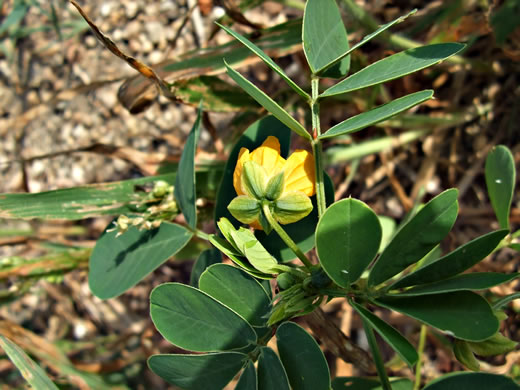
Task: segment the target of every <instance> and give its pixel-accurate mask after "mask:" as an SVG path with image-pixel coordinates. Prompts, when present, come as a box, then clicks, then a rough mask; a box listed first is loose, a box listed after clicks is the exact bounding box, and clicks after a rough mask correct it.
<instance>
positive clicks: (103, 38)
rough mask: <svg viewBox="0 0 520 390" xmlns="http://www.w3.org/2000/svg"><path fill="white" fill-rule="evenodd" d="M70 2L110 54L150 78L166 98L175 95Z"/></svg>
mask: <svg viewBox="0 0 520 390" xmlns="http://www.w3.org/2000/svg"><path fill="white" fill-rule="evenodd" d="M70 2H71V4H72V5H73V6H74V7H76V9H77V10H78V12H79V13H80V14H81V16H82V17H83V19H85V21H86V22H87V23H88V25H89V26H90V28H91V29H92V31H93V32H94V35H95V36H96V38H97V39H98V40H99V41H100V42H101V43H102V44H103V45H104V46H105V47H106V48H107V49H108V50H110V51H111V52H112V54H114V55H116V56H118V57H119V58H121V59H122V60H123V61H125V62H126V63H127V64H128V65H130V66H131V67H132V68H134V69H135V70H137V71H138V72H139V73H140V74H142V75H143V76H144V77H146V78H147V79H150V80H152V81H153V82H154V83H155V85H156V86H157V87H158V88H159V90H160V91H161V92H162V93H163V94H164V96H166V97H168V98H172V99H175V95H174V94H173V93H172V92H171V91H170V87H169V86H168V84H167V83H166V82H165V81H164V80H163V79H162V78H160V77H159V76H158V75H157V74H156V73H155V71H154V70H153V69H152V68H150V67H149V66H148V65H145V64H143V63H142V62H141V61H139V60H137V59H135V58H134V57H131V56H129V55H127V54H125V53H123V52H122V51H121V50H120V49H119V48H118V47H117V45H116V44H115V43H114V42H113V41H112V40H111V39H110V38H109V37H107V36H106V35H105V34H103V33H102V32H101V30H100V29H99V28H98V27H97V26H96V25H95V24H94V22H93V21H92V20H91V19H90V18H89V17H88V15H87V14H86V13H85V12H84V11H83V10H82V9H81V7H80V6H79V4H78V3H77V2H76V1H75V0H70Z"/></svg>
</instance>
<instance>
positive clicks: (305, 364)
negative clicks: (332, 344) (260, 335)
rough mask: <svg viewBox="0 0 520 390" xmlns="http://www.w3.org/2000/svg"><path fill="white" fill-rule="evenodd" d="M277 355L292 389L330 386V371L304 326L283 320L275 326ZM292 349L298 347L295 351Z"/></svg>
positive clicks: (305, 389)
mask: <svg viewBox="0 0 520 390" xmlns="http://www.w3.org/2000/svg"><path fill="white" fill-rule="evenodd" d="M276 345H277V347H278V353H279V354H280V359H281V360H282V362H283V366H284V368H285V370H286V372H287V376H288V378H289V382H290V384H291V387H292V388H293V389H299V390H313V389H329V388H330V373H329V367H328V365H327V361H326V360H325V356H323V352H322V351H321V349H320V347H319V346H318V344H317V343H316V341H314V339H313V338H312V336H311V335H309V334H308V333H307V332H306V331H305V330H304V329H303V328H301V327H300V326H298V325H296V324H295V323H293V322H285V323H283V324H282V325H280V327H279V328H278V329H277V330H276ZM294 351H301V352H300V353H298V354H295V353H294Z"/></svg>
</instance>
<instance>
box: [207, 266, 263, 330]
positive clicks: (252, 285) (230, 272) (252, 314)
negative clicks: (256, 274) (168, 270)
mask: <svg viewBox="0 0 520 390" xmlns="http://www.w3.org/2000/svg"><path fill="white" fill-rule="evenodd" d="M199 288H200V290H201V291H204V292H205V293H207V294H209V295H211V296H212V297H213V298H215V299H216V300H218V301H219V302H221V303H223V304H224V305H226V306H227V307H229V308H230V309H232V310H234V311H235V312H236V313H238V314H240V315H241V316H242V317H243V318H244V319H245V320H246V321H247V322H248V323H250V324H251V325H253V326H264V325H265V316H266V315H267V314H268V313H269V311H270V309H271V299H270V297H269V296H268V295H267V293H266V291H265V290H264V288H263V287H262V285H261V284H260V283H259V282H258V281H256V280H255V278H253V277H252V276H250V275H248V274H247V273H245V272H244V271H242V270H240V269H238V268H236V267H232V266H230V265H226V264H215V265H212V266H211V267H209V268H208V269H207V270H206V271H204V273H203V274H202V275H201V277H200V281H199ZM238 292H239V293H238Z"/></svg>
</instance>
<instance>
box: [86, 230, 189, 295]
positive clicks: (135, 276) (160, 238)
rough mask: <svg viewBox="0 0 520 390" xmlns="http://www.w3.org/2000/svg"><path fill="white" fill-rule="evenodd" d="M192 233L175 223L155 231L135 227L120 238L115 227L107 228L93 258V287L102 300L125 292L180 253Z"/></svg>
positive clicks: (91, 272) (91, 276)
mask: <svg viewBox="0 0 520 390" xmlns="http://www.w3.org/2000/svg"><path fill="white" fill-rule="evenodd" d="M111 225H112V224H110V225H109V227H111ZM192 236H193V234H192V233H191V232H190V231H189V230H187V229H186V228H184V227H182V226H180V225H177V224H172V223H163V224H161V226H160V227H158V228H156V229H153V230H138V229H137V228H135V227H132V228H130V229H129V230H128V231H127V232H126V233H124V234H123V235H121V236H120V237H117V232H116V231H114V230H113V229H107V230H105V232H104V233H103V235H102V236H101V237H100V238H99V239H98V241H97V242H96V246H95V247H94V251H93V252H92V255H91V257H90V267H89V278H88V280H89V287H90V290H91V291H92V293H93V294H94V295H96V296H97V297H99V298H101V299H108V298H113V297H116V296H118V295H120V294H122V293H124V292H125V291H126V290H128V289H129V288H130V287H133V286H135V285H136V284H137V283H138V282H140V281H141V280H142V279H143V278H144V277H145V276H146V275H148V274H149V273H150V272H152V271H153V270H155V269H156V268H157V267H159V266H160V265H161V264H163V263H164V262H165V261H166V260H168V259H169V258H170V257H171V256H174V255H175V254H176V253H177V252H179V251H180V250H181V249H182V248H183V247H184V246H185V245H186V244H187V243H188V241H190V239H191V237H192Z"/></svg>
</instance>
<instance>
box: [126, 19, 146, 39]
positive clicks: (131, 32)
mask: <svg viewBox="0 0 520 390" xmlns="http://www.w3.org/2000/svg"><path fill="white" fill-rule="evenodd" d="M141 27H142V24H141V22H139V21H138V20H132V21H131V22H130V23H128V24H127V25H126V27H125V35H126V38H132V37H134V36H137V35H138V34H139V32H140V31H141Z"/></svg>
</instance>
